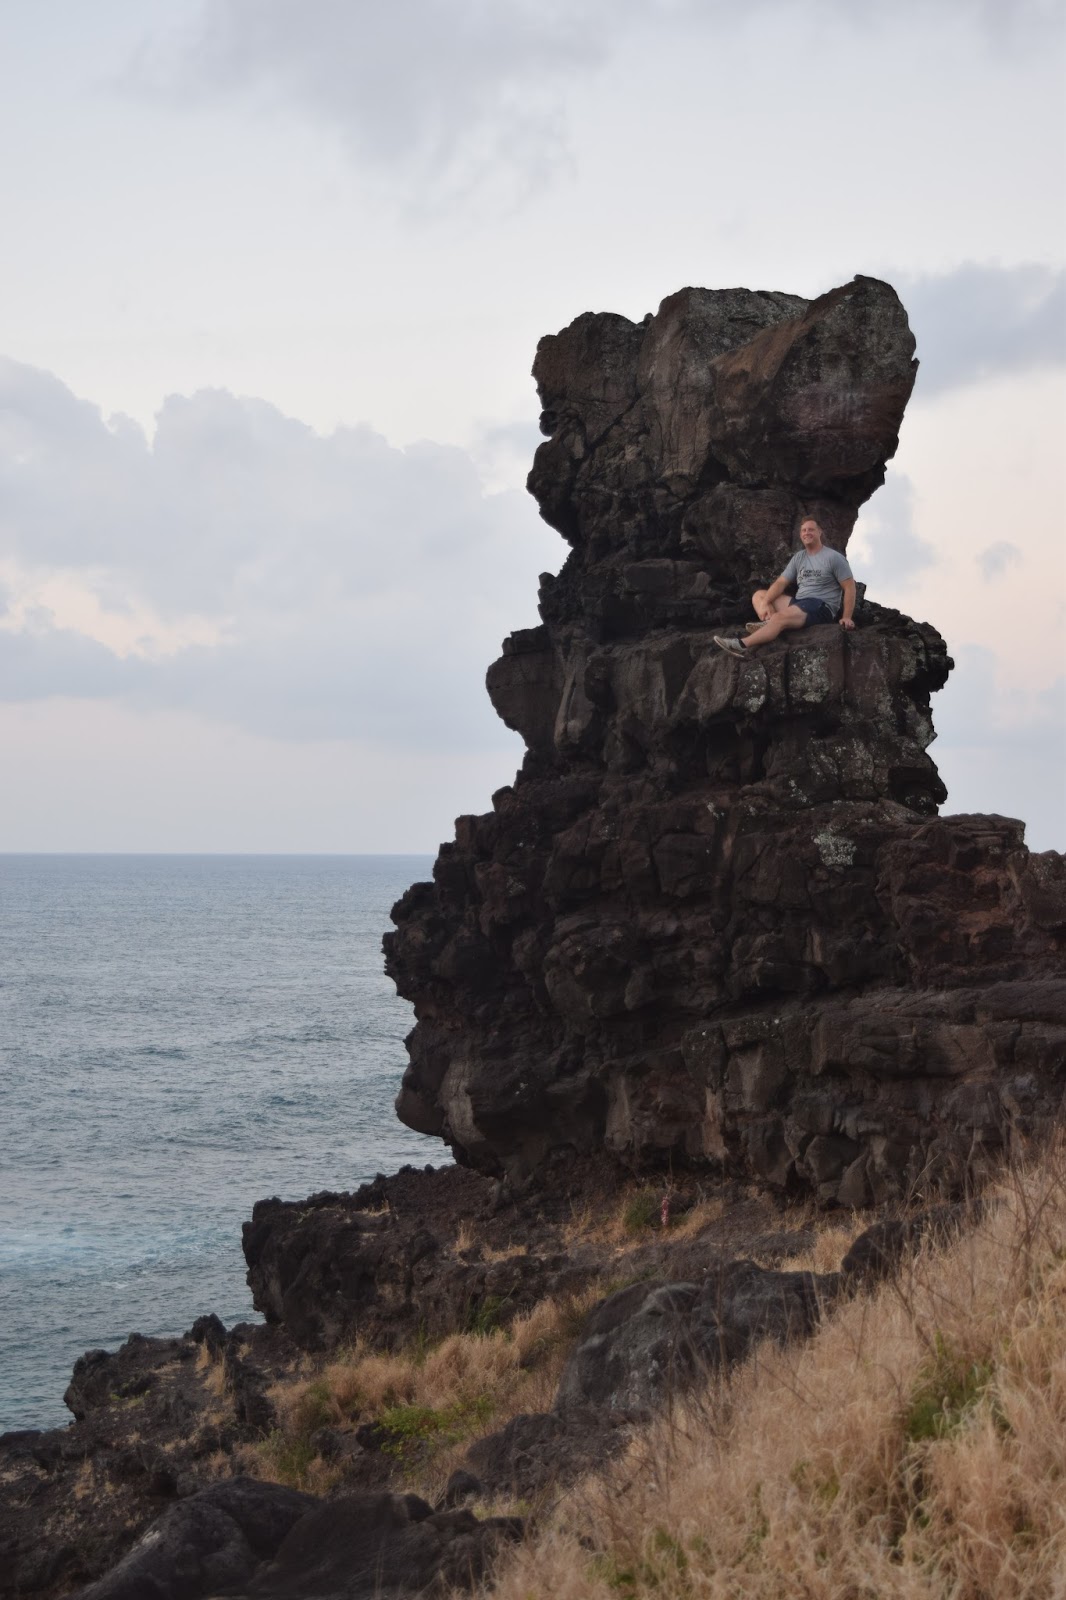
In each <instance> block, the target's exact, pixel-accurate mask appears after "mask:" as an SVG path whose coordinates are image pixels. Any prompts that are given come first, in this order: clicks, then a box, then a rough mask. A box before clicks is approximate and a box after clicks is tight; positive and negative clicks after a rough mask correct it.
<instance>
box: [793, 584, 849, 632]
mask: <svg viewBox="0 0 1066 1600" xmlns="http://www.w3.org/2000/svg"><path fill="white" fill-rule="evenodd" d="M779 581H780V580H779ZM840 587H841V588H842V589H843V591H844V605H843V607H842V609H841V612H840V626H841V627H842V628H854V626H855V624H854V622H853V621H852V620H851V619H852V615H853V613H854V611H855V579H854V578H844V579H843V580H842V582H841V585H840Z"/></svg>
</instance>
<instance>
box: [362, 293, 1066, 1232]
mask: <svg viewBox="0 0 1066 1600" xmlns="http://www.w3.org/2000/svg"><path fill="white" fill-rule="evenodd" d="M913 351H914V340H913V337H912V336H911V333H910V330H909V328H908V326H907V319H906V315H905V313H904V311H903V308H902V306H901V305H900V303H899V300H898V299H897V297H896V295H895V293H894V292H893V290H892V289H891V288H890V287H889V286H888V285H887V284H883V283H878V282H876V281H875V280H873V279H868V278H858V279H856V280H855V281H854V282H853V283H851V284H848V285H846V286H844V287H843V288H840V289H835V290H833V291H832V292H831V293H830V294H827V295H824V296H822V297H821V299H819V300H816V301H813V302H810V303H808V302H806V301H803V300H800V299H797V298H796V297H794V296H791V295H784V294H764V293H751V292H749V291H747V290H724V291H709V290H703V289H685V290H682V291H681V292H680V293H678V294H676V295H673V296H671V297H670V298H669V299H668V300H666V301H664V302H663V304H662V306H661V307H660V309H659V312H658V314H657V315H656V316H655V317H652V318H647V319H645V321H644V322H643V323H639V324H638V323H631V322H629V321H627V320H626V319H625V318H624V317H619V316H613V315H593V314H587V315H585V316H582V317H579V318H578V319H577V320H576V321H575V322H573V323H572V324H571V325H570V327H568V328H566V329H564V330H563V331H562V332H561V333H559V334H557V335H555V336H553V337H549V338H546V339H543V340H542V341H541V344H540V347H539V349H538V352H537V359H536V363H535V365H534V375H535V377H536V379H537V384H538V389H539V393H540V396H541V400H542V403H543V408H544V409H543V415H542V418H541V423H542V428H543V430H544V431H545V432H546V433H547V434H548V435H549V437H548V439H547V440H546V442H545V443H544V444H542V445H541V446H540V448H539V450H538V451H537V455H536V459H535V461H534V465H533V470H532V472H531V473H530V477H529V488H530V490H531V492H532V493H533V494H534V495H535V497H536V499H537V501H538V503H539V505H540V508H541V512H542V515H543V516H544V517H545V518H546V520H547V521H548V522H549V523H551V525H552V526H553V527H555V528H557V529H558V530H559V531H560V532H561V533H562V534H563V535H564V537H565V538H566V539H567V541H568V542H569V543H570V545H571V546H572V550H571V554H570V555H569V557H568V559H567V561H566V563H565V564H564V566H563V568H562V570H561V572H560V573H559V574H558V575H557V576H556V577H550V576H545V577H544V578H543V579H542V588H541V604H540V611H541V616H542V618H543V623H542V625H541V626H540V627H538V628H533V629H526V630H523V631H521V632H519V633H516V634H514V635H512V636H511V638H509V639H508V640H506V641H505V643H504V649H503V655H502V657H501V658H500V660H499V661H497V662H495V663H494V664H493V666H492V667H490V669H489V673H488V689H489V694H490V696H491V698H492V702H493V705H494V706H495V708H496V710H497V711H498V713H499V715H500V716H501V717H502V719H503V720H504V721H505V722H506V723H507V725H508V726H509V727H512V728H515V729H516V730H517V731H518V732H519V733H520V734H521V735H522V737H523V739H524V740H525V743H526V746H527V754H526V757H525V760H524V762H523V765H522V769H521V771H520V773H519V774H518V777H517V778H516V780H515V783H514V785H513V787H511V788H508V789H504V790H501V791H500V792H499V793H498V794H496V795H495V796H494V797H493V809H492V811H491V812H489V813H488V814H486V815H484V816H480V817H461V818H460V819H459V821H458V823H457V825H456V837H455V841H454V842H453V843H450V844H446V845H444V846H443V847H442V848H441V852H440V855H439V856H438V858H437V862H436V864H435V867H434V881H433V882H432V883H431V884H416V885H414V887H413V888H412V889H410V890H409V891H408V893H407V894H406V895H405V896H404V897H403V899H402V900H401V901H400V902H399V903H398V905H397V906H396V907H395V909H394V912H393V918H394V921H395V922H396V925H397V931H396V932H395V933H394V934H390V935H388V936H387V938H386V941H385V944H386V955H387V970H388V971H389V973H390V974H391V976H392V977H393V979H394V980H395V982H396V985H397V987H398V989H399V991H400V993H401V994H403V995H405V996H406V997H407V998H409V999H410V1000H412V1001H413V1002H414V1005H415V1011H416V1016H417V1026H416V1027H415V1029H414V1031H413V1033H412V1034H411V1036H410V1039H409V1040H408V1047H409V1051H410V1057H411V1060H410V1066H409V1067H408V1070H407V1072H406V1074H405V1076H404V1082H403V1087H402V1089H401V1092H400V1096H399V1099H398V1101H397V1110H398V1112H399V1115H400V1117H401V1118H402V1119H403V1120H404V1121H405V1122H407V1123H408V1124H409V1125H410V1126H412V1127H414V1128H417V1129H419V1130H421V1131H423V1132H427V1133H432V1134H437V1135H439V1136H440V1137H441V1138H443V1139H445V1140H446V1141H448V1143H449V1144H450V1145H451V1146H452V1148H453V1149H454V1151H455V1154H456V1156H457V1158H458V1159H459V1160H460V1161H463V1162H466V1163H469V1164H471V1165H474V1166H477V1167H480V1168H481V1169H482V1170H484V1171H487V1172H494V1173H502V1174H504V1175H506V1176H507V1177H508V1179H509V1180H510V1181H511V1182H512V1183H518V1184H520V1183H521V1182H524V1181H525V1180H526V1179H527V1178H529V1177H530V1176H531V1175H534V1174H537V1175H542V1176H543V1175H546V1174H547V1173H548V1172H550V1170H551V1168H552V1165H553V1163H555V1162H559V1161H563V1162H565V1161H568V1160H569V1159H570V1158H571V1157H572V1156H573V1155H574V1154H575V1153H581V1152H586V1151H591V1150H596V1149H602V1148H606V1149H608V1150H609V1151H611V1152H613V1153H615V1154H616V1155H617V1156H618V1157H620V1158H621V1159H623V1160H625V1161H626V1162H628V1163H631V1164H633V1165H637V1166H641V1165H654V1164H658V1163H664V1162H667V1161H669V1162H672V1163H674V1164H678V1163H691V1164H696V1165H707V1166H711V1167H714V1166H718V1167H723V1168H728V1169H731V1170H733V1171H737V1172H741V1173H747V1174H753V1175H755V1176H757V1177H759V1178H760V1179H762V1180H763V1181H765V1182H766V1183H767V1184H769V1185H771V1186H773V1187H775V1188H781V1189H802V1188H808V1189H811V1190H813V1191H814V1192H816V1193H817V1194H818V1195H819V1196H820V1197H821V1198H822V1199H824V1200H827V1201H830V1200H838V1201H841V1202H844V1203H846V1204H849V1205H863V1204H866V1203H869V1202H870V1201H874V1200H880V1199H884V1198H887V1197H889V1196H890V1195H892V1194H894V1193H897V1192H898V1191H899V1190H901V1189H902V1188H904V1187H906V1186H907V1185H908V1184H910V1183H912V1182H913V1181H914V1180H916V1179H918V1178H920V1177H921V1176H922V1175H923V1174H935V1175H936V1176H937V1177H939V1178H941V1179H943V1180H945V1181H948V1182H949V1183H950V1182H953V1181H955V1180H956V1179H957V1178H958V1177H959V1176H960V1175H961V1174H962V1172H963V1171H964V1170H965V1169H966V1167H967V1165H968V1164H969V1163H970V1162H971V1161H972V1160H973V1159H974V1157H975V1154H979V1153H982V1152H984V1151H988V1150H994V1149H998V1148H1000V1147H1001V1146H1002V1145H1003V1143H1004V1141H1005V1140H1006V1139H1007V1138H1008V1137H1009V1136H1010V1134H1011V1132H1012V1130H1019V1129H1020V1130H1021V1131H1022V1132H1024V1133H1028V1132H1032V1131H1036V1130H1038V1129H1039V1128H1040V1127H1042V1126H1043V1125H1045V1124H1046V1123H1047V1121H1048V1120H1049V1119H1050V1118H1052V1117H1053V1116H1054V1115H1055V1114H1056V1113H1057V1111H1058V1109H1059V1106H1060V1102H1061V1098H1062V1075H1063V1072H1064V1071H1066V1068H1064V1056H1066V982H1064V957H1063V940H1064V929H1066V877H1064V862H1063V858H1062V857H1061V856H1058V855H1056V854H1053V853H1048V854H1045V855H1042V856H1031V855H1030V854H1029V852H1028V851H1027V850H1026V848H1025V846H1024V843H1023V832H1022V827H1021V825H1020V824H1019V823H1017V822H1013V821H1010V820H1007V819H1004V818H1000V817H951V818H945V819H942V820H940V819H938V818H937V810H938V807H939V805H940V804H941V802H942V801H943V800H944V799H945V798H946V792H945V790H944V787H943V785H942V783H941V781H940V778H939V776H938V774H937V771H936V768H935V766H934V764H933V762H932V761H931V759H930V758H929V755H928V754H927V746H928V745H929V743H930V742H931V740H932V739H933V737H934V734H933V726H932V720H931V717H930V709H929V701H930V695H931V693H932V692H933V691H934V690H936V689H938V688H940V687H941V686H942V685H943V683H944V682H945V680H946V678H947V675H948V672H949V670H950V668H951V665H952V664H951V662H950V660H949V658H948V656H947V652H946V649H945V646H944V642H943V640H942V639H941V638H940V636H939V634H937V633H936V631H935V630H934V629H933V628H932V627H930V626H929V625H928V624H925V623H916V622H914V621H912V620H911V619H910V618H908V617H904V616H901V615H900V614H899V613H897V612H892V611H887V610H885V609H884V608H881V607H879V606H877V605H876V604H873V603H871V602H869V601H865V602H863V604H862V605H860V608H859V611H858V612H857V622H858V628H857V629H856V631H855V632H853V633H850V634H847V635H845V634H844V633H843V632H842V631H841V630H840V629H838V628H835V627H828V626H827V627H813V628H808V629H806V630H804V631H803V632H802V633H797V634H792V635H785V636H784V637H783V638H782V639H780V640H778V641H777V642H775V643H774V644H772V645H770V646H767V647H765V648H763V649H761V650H760V651H759V652H758V653H757V654H755V655H753V656H751V657H749V658H748V659H745V660H742V661H741V660H736V659H734V658H731V657H729V656H727V655H724V654H723V653H721V652H720V651H718V650H716V649H715V647H714V645H713V643H712V635H713V633H714V632H716V631H721V630H722V628H724V627H732V628H734V629H735V628H736V626H737V625H738V624H741V623H742V622H743V621H744V620H745V619H746V618H748V617H750V616H751V611H750V594H751V591H752V589H753V588H755V587H757V586H759V585H760V584H765V583H768V582H770V581H771V580H772V579H773V578H774V577H775V576H776V575H777V573H778V572H780V570H781V569H782V567H783V566H784V564H785V561H786V560H787V557H788V554H789V551H790V549H791V547H792V543H793V539H794V535H795V532H796V529H797V527H798V523H799V521H800V519H801V517H802V516H803V515H808V514H813V515H816V516H817V517H818V519H819V521H820V523H821V525H822V527H823V530H824V532H825V536H826V539H827V542H829V543H830V544H832V545H834V546H835V547H836V548H838V549H845V548H846V546H847V541H848V537H849V534H850V532H851V529H852V527H853V525H854V521H855V517H856V514H857V511H858V508H859V506H860V505H861V504H862V503H863V501H864V500H866V499H867V498H868V497H869V495H870V494H871V493H872V492H873V491H874V490H875V489H876V488H877V487H878V486H879V485H880V484H881V483H882V482H883V480H884V469H885V462H886V461H887V460H888V459H889V457H891V455H892V454H893V453H894V451H895V449H896V445H897V436H898V430H899V426H900V422H901V419H902V416H903V410H904V407H905V405H906V402H907V399H908V397H909V394H910V391H911V387H912V384H913V381H914V373H915V369H916V362H915V361H914V359H913ZM861 576H862V574H861V573H859V577H860V578H861Z"/></svg>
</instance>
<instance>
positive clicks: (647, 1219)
mask: <svg viewBox="0 0 1066 1600" xmlns="http://www.w3.org/2000/svg"><path fill="white" fill-rule="evenodd" d="M662 1207H663V1201H662V1195H660V1194H658V1193H657V1192H656V1190H654V1189H648V1188H644V1189H638V1190H637V1192H636V1194H635V1195H634V1196H633V1198H632V1199H631V1200H630V1201H629V1203H628V1205H627V1206H626V1208H625V1210H624V1211H623V1213H622V1226H623V1228H624V1229H625V1231H626V1232H627V1233H644V1232H645V1230H646V1229H648V1228H652V1227H654V1226H655V1224H656V1223H657V1222H658V1221H659V1218H660V1217H661V1216H662Z"/></svg>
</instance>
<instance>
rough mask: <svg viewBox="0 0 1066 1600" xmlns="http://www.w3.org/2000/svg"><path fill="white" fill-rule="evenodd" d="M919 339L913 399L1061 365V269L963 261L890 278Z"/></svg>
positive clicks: (1065, 347) (1064, 288) (1065, 311)
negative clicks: (951, 266)
mask: <svg viewBox="0 0 1066 1600" xmlns="http://www.w3.org/2000/svg"><path fill="white" fill-rule="evenodd" d="M893 282H894V284H895V287H896V289H897V290H898V291H899V295H900V298H901V299H902V301H903V303H904V305H905V306H906V308H907V315H908V317H909V319H910V324H911V328H912V329H913V330H914V335H915V338H916V339H917V341H918V357H919V360H920V362H921V366H920V368H919V372H918V383H917V387H916V389H915V398H926V399H928V398H931V397H932V396H934V395H936V394H939V393H941V392H943V391H944V390H946V389H954V388H958V387H959V386H960V385H963V384H968V383H974V382H977V381H979V380H980V379H982V378H993V377H999V376H1001V375H1003V374H1005V373H1012V372H1022V371H1032V370H1034V369H1040V368H1052V367H1056V366H1062V365H1063V364H1064V363H1066V271H1063V269H1062V268H1054V267H1048V266H1040V265H1037V264H1029V265H1022V266H1015V267H998V266H987V265H981V264H979V263H977V262H973V261H968V262H963V264H962V265H961V266H959V267H956V268H955V269H954V270H953V271H951V272H945V273H940V274H937V275H932V274H930V275H927V276H924V277H906V276H904V277H900V276H898V275H897V276H896V277H895V278H894V279H893Z"/></svg>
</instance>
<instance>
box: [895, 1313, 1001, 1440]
mask: <svg viewBox="0 0 1066 1600" xmlns="http://www.w3.org/2000/svg"><path fill="white" fill-rule="evenodd" d="M993 1370H994V1369H993V1366H992V1363H991V1362H989V1361H967V1360H966V1359H965V1358H964V1357H962V1356H961V1355H959V1354H958V1352H957V1351H955V1350H953V1349H952V1347H951V1345H950V1344H949V1343H948V1342H947V1340H946V1339H944V1338H943V1337H942V1336H941V1334H939V1333H938V1334H937V1335H936V1340H935V1344H934V1351H933V1355H932V1356H931V1357H930V1359H929V1360H928V1361H927V1362H926V1364H925V1366H924V1368H923V1369H922V1373H921V1377H920V1379H919V1381H918V1384H917V1385H916V1387H915V1389H914V1392H913V1393H912V1395H911V1397H910V1403H909V1404H908V1407H907V1411H906V1414H905V1416H904V1419H903V1433H904V1437H905V1438H906V1439H908V1440H909V1441H910V1442H911V1443H912V1444H921V1443H922V1442H923V1441H924V1440H926V1439H943V1438H946V1437H948V1436H949V1435H950V1434H953V1433H955V1432H957V1431H958V1429H959V1428H960V1427H961V1426H962V1424H963V1422H964V1421H965V1419H966V1416H967V1413H968V1412H970V1411H972V1410H973V1407H974V1406H975V1405H976V1404H977V1402H978V1400H979V1399H980V1398H981V1396H982V1395H983V1394H984V1392H985V1390H986V1389H987V1388H988V1385H989V1383H990V1381H991V1379H992V1374H993Z"/></svg>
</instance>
